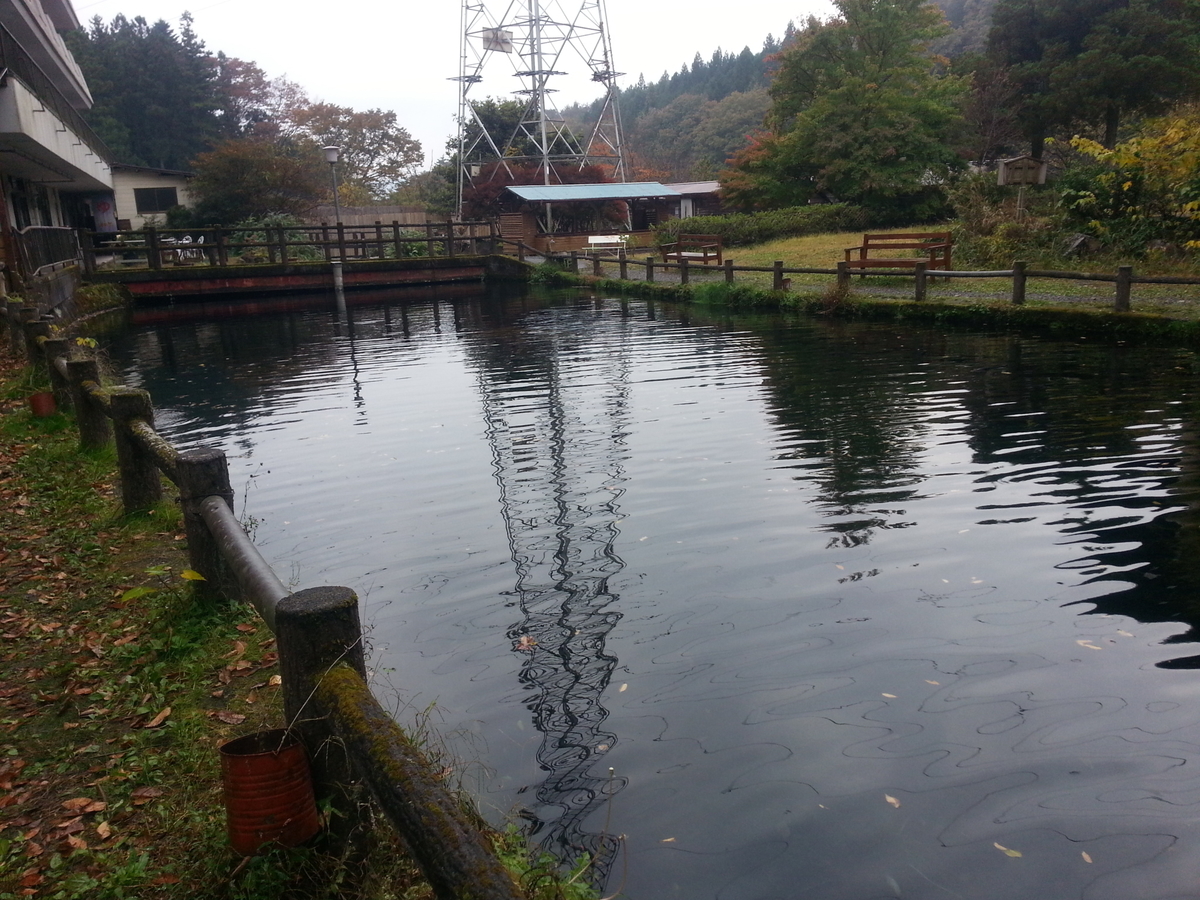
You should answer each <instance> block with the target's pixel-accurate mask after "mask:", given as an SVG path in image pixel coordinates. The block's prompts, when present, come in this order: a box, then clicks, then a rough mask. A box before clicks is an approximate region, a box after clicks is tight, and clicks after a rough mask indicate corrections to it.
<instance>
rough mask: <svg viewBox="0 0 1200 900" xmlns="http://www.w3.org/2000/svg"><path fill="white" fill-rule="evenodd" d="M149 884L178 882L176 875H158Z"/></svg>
mask: <svg viewBox="0 0 1200 900" xmlns="http://www.w3.org/2000/svg"><path fill="white" fill-rule="evenodd" d="M150 883H151V884H179V876H178V875H159V876H158V877H157V878H155V879H154V880H153V881H151V882H150Z"/></svg>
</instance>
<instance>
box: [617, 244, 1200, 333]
mask: <svg viewBox="0 0 1200 900" xmlns="http://www.w3.org/2000/svg"><path fill="white" fill-rule="evenodd" d="M936 227H937V226H929V228H930V229H935V228H936ZM914 230H920V229H918V228H917V227H915V226H909V227H906V228H893V229H884V230H881V231H880V232H878V233H895V232H903V231H914ZM861 242H862V233H861V232H844V233H839V234H819V235H809V236H806V237H794V238H784V239H781V240H777V241H771V242H769V243H766V244H759V245H758V246H754V247H731V248H729V249H728V251H727V253H726V256H727V257H728V258H730V259H732V260H733V262H734V265H737V266H764V267H769V266H772V265H773V264H774V262H775V261H776V260H782V261H783V264H784V267H785V268H808V267H812V268H827V269H832V268H834V267H836V265H837V263H838V262H839V261H840V260H842V259H843V258H844V251H845V249H846V248H847V247H855V246H858V245H859V244H860V243H861ZM1124 263H1130V264H1132V265H1133V266H1134V275H1135V277H1136V276H1137V275H1178V276H1193V277H1200V270H1198V269H1197V267H1196V266H1195V265H1194V264H1191V263H1184V262H1177V261H1165V260H1164V261H1161V262H1147V261H1145V260H1140V261H1133V260H1119V259H1115V258H1114V259H1109V258H1103V259H1100V258H1096V259H1086V258H1085V259H1080V260H1070V261H1064V262H1062V263H1061V264H1059V265H1056V266H1052V267H1050V268H1053V269H1056V270H1062V271H1068V270H1069V271H1082V272H1094V273H1097V274H1115V272H1116V267H1117V266H1118V265H1120V264H1124ZM955 268H956V269H958V270H968V271H969V270H971V266H970V264H969V263H967V262H963V261H960V260H956V261H955ZM691 272H692V280H693V281H697V282H698V281H710V280H719V279H721V278H722V277H723V275H722V274H721V273H720V272H719V271H717V270H716V269H715V267H710V268H709V270H708V271H707V272H704V270H703V268H702V267H700V266H694V267H692V269H691ZM614 274H615V273H614ZM788 277H790V278H791V281H792V284H791V289H792V290H793V291H814V290H815V291H823V290H824V289H825V288H826V287H827V286H828V285H829V284H830V283H831V281H832V278H831V276H828V275H790V276H788ZM736 278H737V280H738V281H739V282H743V281H744V282H747V283H750V284H754V285H758V286H761V287H765V288H769V287H770V286H771V273H769V272H738V273H736ZM852 287H853V290H854V291H855V292H856V293H863V294H868V295H872V296H883V297H896V298H898V299H906V298H911V297H912V289H913V280H912V278H909V277H904V276H887V275H873V276H870V277H868V278H865V279H860V278H858V277H855V278H854V280H853V284H852ZM1011 290H1012V282H1011V280H1010V279H1008V278H970V279H968V278H956V279H938V278H934V279H931V280H930V282H929V290H928V297H929V299H930V300H931V301H934V302H937V303H948V304H962V305H978V304H981V303H983V304H1007V303H1008V302H1009V301H1010V298H1011ZM1113 291H1114V286H1113V284H1112V283H1111V282H1100V281H1069V280H1065V279H1057V278H1053V279H1052V278H1031V279H1029V281H1028V283H1027V285H1026V305H1027V306H1029V307H1033V308H1036V307H1061V306H1068V307H1071V308H1087V309H1097V310H1110V309H1112V301H1113ZM1132 305H1133V309H1134V311H1136V312H1146V313H1155V314H1159V315H1165V316H1171V317H1173V318H1183V319H1200V285H1157V284H1154V285H1151V284H1134V286H1133V299H1132Z"/></svg>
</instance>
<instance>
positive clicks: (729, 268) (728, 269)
mask: <svg viewBox="0 0 1200 900" xmlns="http://www.w3.org/2000/svg"><path fill="white" fill-rule="evenodd" d="M725 283H726V284H733V260H732V259H727V260H725Z"/></svg>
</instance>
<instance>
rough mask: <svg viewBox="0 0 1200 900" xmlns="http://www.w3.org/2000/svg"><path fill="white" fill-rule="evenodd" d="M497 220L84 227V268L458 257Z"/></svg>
mask: <svg viewBox="0 0 1200 900" xmlns="http://www.w3.org/2000/svg"><path fill="white" fill-rule="evenodd" d="M498 240H499V233H498V232H497V230H496V228H495V226H494V224H493V223H491V222H427V223H425V224H424V225H401V224H400V223H399V222H390V223H387V224H385V223H383V222H376V223H375V224H374V225H371V226H358V225H356V226H348V225H345V224H343V223H341V222H338V223H336V224H333V225H331V224H328V223H322V224H321V225H315V226H312V225H308V226H294V227H283V228H273V227H268V228H257V229H253V228H227V227H218V226H211V227H207V228H154V227H150V228H143V229H141V230H138V231H108V232H96V231H83V230H81V231H80V233H79V243H80V246H81V247H82V253H83V266H84V271H85V272H87V273H88V274H91V273H94V272H95V271H96V270H97V269H99V268H111V267H118V268H125V267H130V268H145V269H152V270H158V269H162V268H165V267H168V266H177V265H180V266H203V265H209V266H239V265H267V264H282V265H287V264H292V263H316V262H332V261H335V260H342V261H345V262H354V261H360V260H372V259H404V258H409V257H454V256H462V255H472V256H475V255H479V254H481V253H492V252H495V247H496V246H497V242H498Z"/></svg>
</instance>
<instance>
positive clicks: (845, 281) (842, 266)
mask: <svg viewBox="0 0 1200 900" xmlns="http://www.w3.org/2000/svg"><path fill="white" fill-rule="evenodd" d="M837 286H838V290H839V291H848V290H850V264H849V263H848V262H846V261H845V260H842V261H841V262H839V263H838V264H837Z"/></svg>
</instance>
